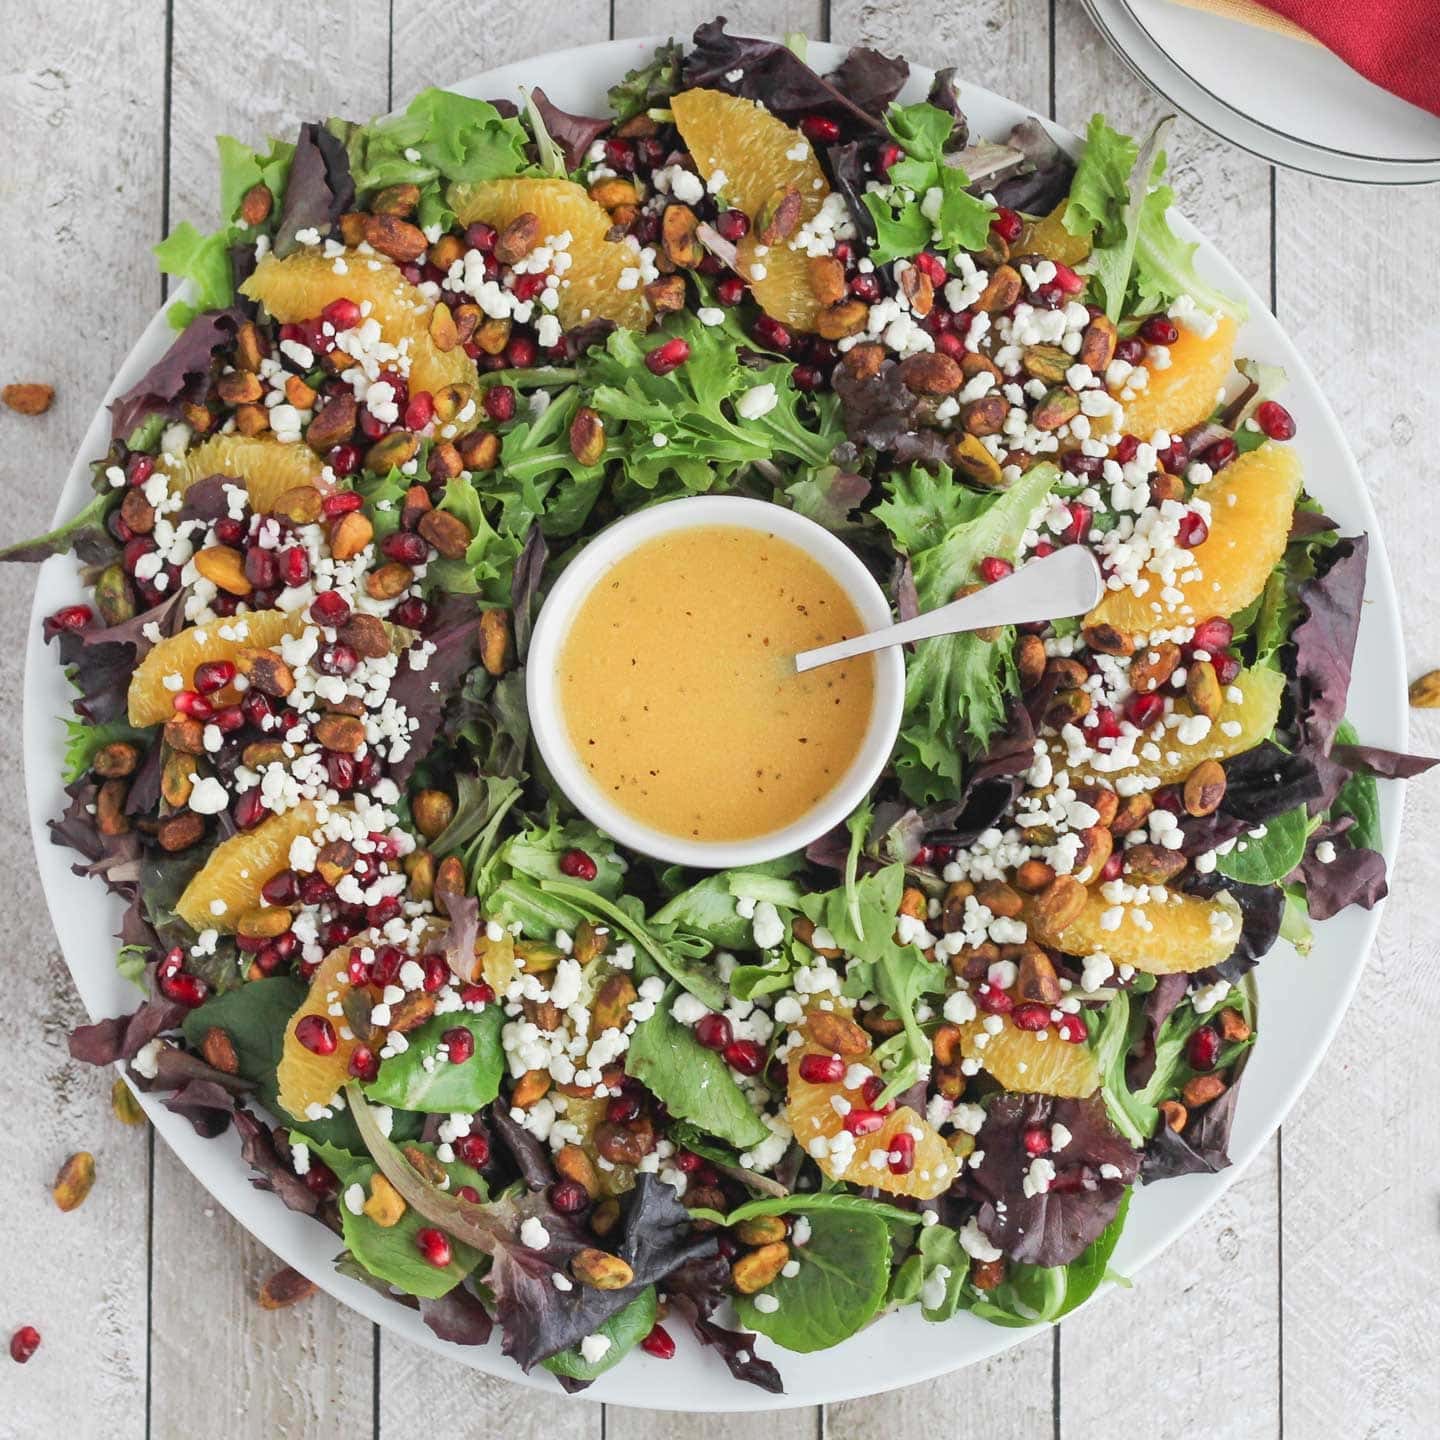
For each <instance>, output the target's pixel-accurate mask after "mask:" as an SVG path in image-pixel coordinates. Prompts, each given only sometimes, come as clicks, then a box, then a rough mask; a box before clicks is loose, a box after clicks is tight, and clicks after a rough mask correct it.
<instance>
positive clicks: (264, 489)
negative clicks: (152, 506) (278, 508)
mask: <svg viewBox="0 0 1440 1440" xmlns="http://www.w3.org/2000/svg"><path fill="white" fill-rule="evenodd" d="M324 465H325V462H324V461H323V460H321V458H320V457H319V456H318V455H317V454H316V453H315V452H314V451H313V450H312V449H311V448H310V447H309V446H308V445H287V444H285V443H284V442H283V441H280V440H277V439H275V437H274V436H273V435H238V434H237V435H214V436H212V437H211V438H210V439H209V440H207V441H205V443H204V444H203V445H197V446H196V447H195V448H194V449H193V450H189V451H187V452H186V453H185V455H184V456H183V457H182V458H181V459H180V460H179V461H178V462H176V463H174V464H167V463H165V462H162V464H161V468H162V469H163V470H165V472H166V473H167V474H168V475H169V476H170V489H171V491H172V492H173V493H175V494H177V495H183V494H184V493H185V491H187V490H188V489H189V488H190V487H191V486H192V485H193V484H194V483H195V482H196V481H197V480H204V479H205V478H206V477H207V476H210V475H230V476H233V477H234V478H235V479H236V480H243V481H244V482H245V489H246V490H247V491H248V492H249V495H250V508H251V509H252V510H254V511H255V512H256V513H257V514H261V515H265V514H268V513H269V512H270V510H271V508H272V507H273V506H274V504H275V502H276V500H278V499H279V498H280V496H281V495H283V494H284V493H285V492H286V491H287V490H293V489H294V488H295V487H296V486H297V485H313V486H314V487H315V488H316V489H317V490H323V489H329V488H331V487H330V486H328V485H327V484H326V483H325V482H324V481H322V480H321V478H320V472H321V471H322V470H323V469H324Z"/></svg>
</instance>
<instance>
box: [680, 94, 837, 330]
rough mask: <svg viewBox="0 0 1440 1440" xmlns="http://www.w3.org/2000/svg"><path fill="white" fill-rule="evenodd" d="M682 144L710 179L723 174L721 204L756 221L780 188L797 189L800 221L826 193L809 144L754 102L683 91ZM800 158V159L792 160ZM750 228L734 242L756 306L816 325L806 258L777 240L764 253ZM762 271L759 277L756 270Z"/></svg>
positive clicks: (799, 324) (801, 324)
mask: <svg viewBox="0 0 1440 1440" xmlns="http://www.w3.org/2000/svg"><path fill="white" fill-rule="evenodd" d="M670 108H671V110H672V111H673V112H674V114H675V123H676V125H678V126H679V128H680V136H681V139H683V140H684V141H685V148H686V149H687V150H689V152H690V154H691V156H692V157H693V158H694V161H695V164H696V167H697V168H698V169H699V171H700V173H701V175H703V176H704V177H705V180H706V182H707V184H708V182H709V181H710V178H711V177H712V176H713V175H714V174H715V173H716V172H717V171H721V172H723V173H724V176H725V179H724V182H723V185H722V187H721V195H722V197H723V199H724V203H725V204H726V205H730V206H733V207H734V208H735V209H737V210H743V211H744V212H745V213H746V214H747V215H748V216H750V218H751V220H752V221H753V220H754V219H755V217H756V216H757V215H758V214H759V213H760V211H761V209H762V208H763V207H764V206H765V204H766V202H767V201H769V200H770V199H771V198H772V197H773V196H774V195H776V194H777V192H780V191H783V190H786V189H788V188H789V187H790V186H792V185H793V186H794V187H795V188H796V189H797V190H798V191H799V192H800V223H801V224H802V225H803V224H804V223H805V222H806V221H808V220H812V219H813V218H814V217H815V215H816V214H817V213H818V212H819V210H820V207H821V205H823V204H824V202H825V197H826V196H827V195H829V193H830V186H829V184H828V183H827V182H826V179H825V172H824V171H823V170H821V168H820V162H819V161H818V160H817V159H816V158H815V151H814V150H813V149H812V148H811V145H810V142H809V141H808V140H807V139H806V138H805V137H804V136H803V135H802V134H801V133H800V132H799V131H798V130H792V129H791V128H790V126H788V125H787V124H786V123H785V122H784V121H783V120H777V119H776V118H775V116H773V115H772V114H771V113H770V112H769V111H768V110H765V109H763V108H762V107H761V106H759V105H757V104H756V103H755V102H754V101H753V100H743V99H741V98H740V97H739V96H736V95H725V94H722V93H721V92H720V91H719V90H685V91H682V92H681V93H680V94H679V95H676V96H675V97H674V98H673V99H672V100H671V101H670ZM793 157H798V158H793ZM757 228H758V227H757V226H754V225H752V227H751V231H750V234H748V235H747V236H746V237H745V238H744V239H743V240H742V241H741V242H740V244H739V246H738V247H737V248H738V249H739V251H740V271H741V274H743V275H744V276H745V277H746V278H747V279H749V280H750V288H751V291H752V293H753V294H754V296H755V301H756V303H757V304H758V305H759V306H760V307H761V308H762V309H763V310H764V311H765V312H766V314H768V315H773V316H774V317H775V319H777V320H780V321H783V322H784V323H785V324H786V325H793V326H795V327H796V328H797V329H800V330H813V329H814V328H815V313H816V310H817V309H818V306H817V304H816V301H815V296H814V294H813V292H812V291H811V289H810V260H809V257H808V256H807V255H805V254H804V252H803V251H799V250H792V249H791V248H790V246H789V245H788V243H786V242H784V241H782V242H781V243H780V244H778V245H771V246H770V247H769V248H768V251H767V253H766V254H764V255H757V254H756V253H755V252H756V249H757V247H759V248H764V247H763V246H760V242H759V240H758V239H757V238H756V234H755V231H756V229H757ZM757 265H760V266H763V268H764V272H765V273H764V275H763V277H761V278H756V275H755V267H756V266H757Z"/></svg>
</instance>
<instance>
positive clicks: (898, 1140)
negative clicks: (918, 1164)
mask: <svg viewBox="0 0 1440 1440" xmlns="http://www.w3.org/2000/svg"><path fill="white" fill-rule="evenodd" d="M885 1164H886V1167H887V1168H888V1169H889V1171H890V1173H891V1174H892V1175H908V1174H909V1173H910V1172H911V1171H912V1170H913V1169H914V1168H915V1137H914V1136H913V1135H912V1134H911V1133H910V1132H909V1131H908V1130H899V1131H897V1132H896V1133H895V1134H894V1135H892V1136H891V1137H890V1150H889V1153H888V1154H887V1155H886V1157H885Z"/></svg>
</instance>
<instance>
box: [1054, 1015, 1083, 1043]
mask: <svg viewBox="0 0 1440 1440" xmlns="http://www.w3.org/2000/svg"><path fill="white" fill-rule="evenodd" d="M1055 1033H1056V1034H1057V1035H1058V1036H1059V1037H1060V1038H1061V1039H1062V1040H1064V1041H1066V1042H1067V1043H1068V1044H1070V1045H1079V1044H1080V1043H1081V1042H1082V1041H1084V1040H1087V1039H1089V1037H1090V1027H1089V1026H1088V1025H1087V1024H1086V1023H1085V1022H1084V1021H1083V1020H1082V1019H1081V1018H1080V1017H1079V1016H1078V1015H1062V1016H1061V1017H1060V1019H1059V1020H1057V1021H1056V1022H1055Z"/></svg>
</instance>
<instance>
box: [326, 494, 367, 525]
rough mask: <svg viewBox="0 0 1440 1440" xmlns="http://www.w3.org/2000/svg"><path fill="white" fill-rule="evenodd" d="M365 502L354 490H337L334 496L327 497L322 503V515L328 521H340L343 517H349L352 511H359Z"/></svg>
mask: <svg viewBox="0 0 1440 1440" xmlns="http://www.w3.org/2000/svg"><path fill="white" fill-rule="evenodd" d="M364 503H365V501H364V500H363V499H362V498H361V496H360V495H359V494H358V493H357V492H356V491H354V490H337V491H336V492H335V493H334V494H333V495H327V496H326V497H325V498H324V499H323V500H322V501H321V502H320V510H321V513H322V514H323V515H324V516H325V518H326V519H327V520H338V519H339V518H340V517H341V516H342V515H349V514H350V513H351V511H353V510H358V509H359V508H360V507H361V506H362V505H363V504H364Z"/></svg>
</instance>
